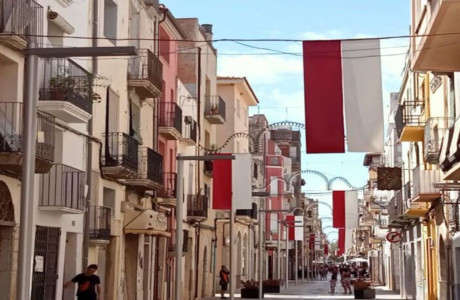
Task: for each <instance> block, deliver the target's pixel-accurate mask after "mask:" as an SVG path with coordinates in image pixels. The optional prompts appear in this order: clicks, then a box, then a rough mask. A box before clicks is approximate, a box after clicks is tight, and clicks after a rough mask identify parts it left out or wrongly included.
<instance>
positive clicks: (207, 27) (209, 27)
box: [201, 24, 212, 41]
mask: <svg viewBox="0 0 460 300" xmlns="http://www.w3.org/2000/svg"><path fill="white" fill-rule="evenodd" d="M201 28H203V30H204V32H205V34H206V40H207V41H211V40H212V24H203V25H201Z"/></svg>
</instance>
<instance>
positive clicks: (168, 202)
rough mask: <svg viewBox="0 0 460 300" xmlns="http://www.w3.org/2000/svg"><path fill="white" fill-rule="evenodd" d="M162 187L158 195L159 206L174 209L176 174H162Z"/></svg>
mask: <svg viewBox="0 0 460 300" xmlns="http://www.w3.org/2000/svg"><path fill="white" fill-rule="evenodd" d="M163 177H164V186H163V189H162V190H161V191H160V192H159V193H158V197H160V198H162V201H161V205H163V206H168V207H176V202H177V201H176V199H177V197H176V185H177V174H176V173H173V172H164V175H163Z"/></svg>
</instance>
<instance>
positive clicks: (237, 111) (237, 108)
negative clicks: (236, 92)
mask: <svg viewBox="0 0 460 300" xmlns="http://www.w3.org/2000/svg"><path fill="white" fill-rule="evenodd" d="M236 115H237V116H238V117H239V116H240V99H238V98H236Z"/></svg>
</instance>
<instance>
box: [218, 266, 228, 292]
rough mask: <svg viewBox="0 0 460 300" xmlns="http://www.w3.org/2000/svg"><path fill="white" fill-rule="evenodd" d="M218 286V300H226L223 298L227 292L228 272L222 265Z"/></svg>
mask: <svg viewBox="0 0 460 300" xmlns="http://www.w3.org/2000/svg"><path fill="white" fill-rule="evenodd" d="M219 277H220V280H219V284H220V287H221V288H220V299H227V297H225V291H227V287H228V283H229V282H230V271H229V270H228V269H227V267H226V266H225V265H222V267H221V269H220V272H219Z"/></svg>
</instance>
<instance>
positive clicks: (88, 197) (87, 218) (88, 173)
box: [82, 0, 99, 270]
mask: <svg viewBox="0 0 460 300" xmlns="http://www.w3.org/2000/svg"><path fill="white" fill-rule="evenodd" d="M98 15H99V9H98V1H97V0H93V24H92V46H93V47H97V27H98V21H99V20H98ZM91 65H92V66H91V67H92V68H91V69H92V74H93V75H96V74H97V58H96V57H94V56H93V57H92V61H91ZM90 94H92V89H90ZM89 96H90V99H89V100H90V101H92V95H89ZM88 133H89V135H90V136H93V118H91V119H89V120H88ZM86 145H87V147H86V148H87V149H88V153H87V157H86V185H87V186H88V191H87V194H86V205H85V206H86V207H85V208H86V209H85V216H84V222H85V224H84V227H83V228H84V229H83V260H82V270H85V269H86V267H87V266H88V256H89V233H90V221H91V196H92V193H93V185H92V181H93V178H92V161H93V145H92V142H91V140H90V139H88V138H87V139H86Z"/></svg>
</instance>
